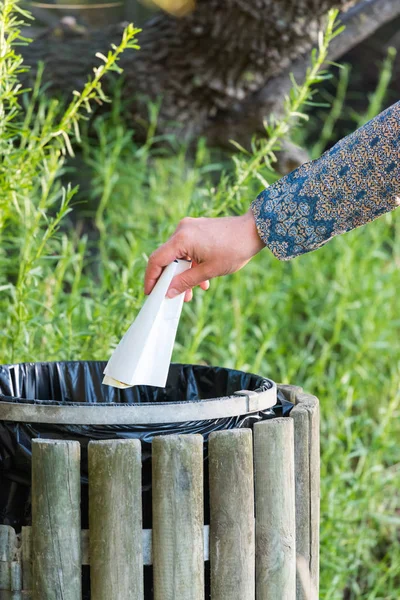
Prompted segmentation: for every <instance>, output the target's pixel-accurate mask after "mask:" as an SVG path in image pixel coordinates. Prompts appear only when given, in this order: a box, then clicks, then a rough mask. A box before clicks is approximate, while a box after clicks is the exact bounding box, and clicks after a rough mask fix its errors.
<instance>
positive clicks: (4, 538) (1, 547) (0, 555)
mask: <svg viewBox="0 0 400 600" xmlns="http://www.w3.org/2000/svg"><path fill="white" fill-rule="evenodd" d="M16 539H17V536H16V534H15V530H14V529H13V528H12V527H10V526H9V525H0V590H11V589H12V588H11V561H12V560H13V556H14V552H15V545H16Z"/></svg>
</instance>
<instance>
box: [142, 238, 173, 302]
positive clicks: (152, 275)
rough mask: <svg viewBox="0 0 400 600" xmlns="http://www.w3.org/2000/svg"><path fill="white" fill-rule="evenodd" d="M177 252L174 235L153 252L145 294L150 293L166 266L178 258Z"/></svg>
mask: <svg viewBox="0 0 400 600" xmlns="http://www.w3.org/2000/svg"><path fill="white" fill-rule="evenodd" d="M177 254H178V248H177V246H176V243H175V240H174V237H172V238H170V239H169V240H168V242H166V243H165V244H163V245H162V246H160V247H159V248H157V250H156V251H155V252H153V254H152V255H151V256H150V258H149V262H148V263H147V268H146V274H145V277H144V293H145V294H147V295H148V294H150V292H151V290H152V289H153V287H154V286H155V284H156V283H157V280H158V278H159V277H160V275H161V273H162V271H163V269H164V267H166V266H167V265H169V264H170V263H171V262H172V261H174V260H175V258H178V256H177Z"/></svg>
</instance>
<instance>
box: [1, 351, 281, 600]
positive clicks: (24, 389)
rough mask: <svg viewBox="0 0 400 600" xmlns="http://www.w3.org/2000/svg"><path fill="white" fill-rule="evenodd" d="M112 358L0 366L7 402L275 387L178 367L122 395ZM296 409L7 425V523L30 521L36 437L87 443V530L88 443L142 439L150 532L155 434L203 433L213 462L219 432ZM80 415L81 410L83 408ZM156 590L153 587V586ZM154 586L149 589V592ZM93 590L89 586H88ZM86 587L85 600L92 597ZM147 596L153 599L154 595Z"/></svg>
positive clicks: (171, 398) (191, 396)
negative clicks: (162, 381) (182, 418)
mask: <svg viewBox="0 0 400 600" xmlns="http://www.w3.org/2000/svg"><path fill="white" fill-rule="evenodd" d="M105 365H106V362H105V361H66V362H51V363H23V364H16V365H4V366H0V402H1V401H4V402H18V403H26V402H27V401H29V403H38V404H42V403H46V404H47V403H51V404H57V405H60V406H61V405H69V404H71V403H73V404H77V405H78V404H79V403H129V404H132V403H145V402H146V403H149V402H151V403H157V402H158V403H160V402H181V401H196V400H204V399H210V398H218V397H224V396H230V395H232V394H233V393H234V392H236V391H239V390H244V389H247V390H258V389H260V388H263V387H265V386H266V385H267V384H268V382H267V381H266V380H265V379H264V378H263V377H260V376H258V375H253V374H251V373H244V372H242V371H237V370H234V369H227V368H222V367H210V366H202V365H183V364H172V365H171V369H170V372H169V376H168V381H167V385H166V388H155V387H151V386H136V387H133V388H129V389H126V390H119V389H116V388H112V387H109V386H104V385H102V379H103V370H104V368H105ZM292 406H293V405H292V404H291V403H290V402H288V401H287V400H286V399H285V398H284V396H283V395H282V394H281V393H279V392H278V403H277V405H276V406H274V407H273V408H269V409H267V410H264V411H260V412H257V413H252V414H249V415H243V416H238V417H227V418H222V419H213V420H207V421H187V422H185V423H170V424H160V425H146V424H143V425H131V426H129V425H57V424H40V423H14V422H7V421H0V523H1V524H4V525H11V526H12V527H14V528H15V529H16V530H17V532H19V531H20V529H21V526H23V525H30V524H31V501H30V491H31V458H32V454H31V444H32V439H35V438H46V439H68V440H76V441H78V442H80V444H81V456H82V461H81V484H82V527H83V528H87V527H88V485H87V484H88V478H87V446H88V443H89V441H90V440H101V439H116V438H137V439H140V440H141V444H142V485H143V490H142V500H143V527H144V528H146V529H147V528H148V529H149V528H151V441H152V438H153V437H154V436H155V435H167V434H179V433H200V434H202V435H203V438H204V458H205V461H206V463H207V445H208V435H209V434H210V433H211V432H213V431H218V430H224V429H233V428H241V427H252V426H253V424H254V423H255V422H257V421H260V420H264V419H271V418H274V417H277V416H287V415H288V414H289V413H290V410H291V408H292ZM77 410H79V407H78V406H77ZM204 500H205V523H208V517H209V515H208V513H209V509H208V477H207V465H205V496H204ZM148 585H149V584H148ZM148 585H147V586H146V587H148ZM85 587H86V588H88V583H86V585H84V588H85ZM88 593H89V592H88V589H86V594H85V598H89V596H88ZM151 597H152V594H151V591H148V592H147V594H146V598H151Z"/></svg>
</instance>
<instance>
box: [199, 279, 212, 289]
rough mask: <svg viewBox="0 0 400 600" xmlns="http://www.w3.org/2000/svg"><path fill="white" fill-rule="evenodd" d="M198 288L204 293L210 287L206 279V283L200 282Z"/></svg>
mask: <svg viewBox="0 0 400 600" xmlns="http://www.w3.org/2000/svg"><path fill="white" fill-rule="evenodd" d="M200 287H201V289H202V290H204V291H205V292H206V291H207V290H208V289H209V287H210V282H209V281H208V279H207V280H206V281H202V282H201V283H200Z"/></svg>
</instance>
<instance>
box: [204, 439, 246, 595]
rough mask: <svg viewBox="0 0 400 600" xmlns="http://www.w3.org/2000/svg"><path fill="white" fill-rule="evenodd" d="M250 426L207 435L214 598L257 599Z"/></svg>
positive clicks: (211, 566)
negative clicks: (208, 436)
mask: <svg viewBox="0 0 400 600" xmlns="http://www.w3.org/2000/svg"><path fill="white" fill-rule="evenodd" d="M252 442H253V440H252V433H251V431H250V429H236V430H235V429H232V430H230V431H221V432H215V433H212V434H211V435H210V438H209V475H210V568H211V597H212V600H254V598H255V525H254V476H253V443H252Z"/></svg>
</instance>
